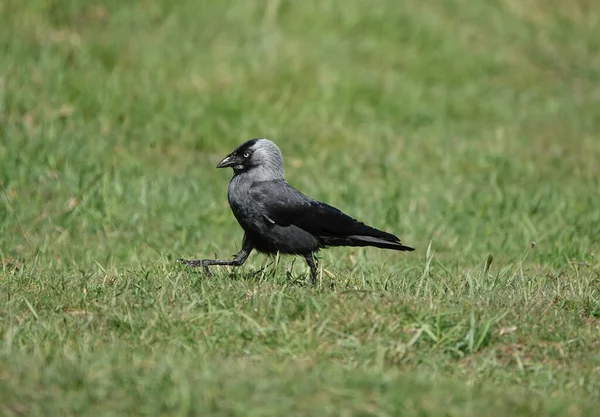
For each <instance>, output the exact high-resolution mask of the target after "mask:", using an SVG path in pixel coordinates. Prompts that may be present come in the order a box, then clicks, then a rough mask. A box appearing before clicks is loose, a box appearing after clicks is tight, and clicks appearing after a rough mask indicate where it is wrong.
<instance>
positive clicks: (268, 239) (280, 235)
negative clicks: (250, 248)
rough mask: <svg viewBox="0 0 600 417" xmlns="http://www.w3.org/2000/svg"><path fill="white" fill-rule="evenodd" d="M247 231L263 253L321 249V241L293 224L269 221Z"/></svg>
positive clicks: (296, 252)
mask: <svg viewBox="0 0 600 417" xmlns="http://www.w3.org/2000/svg"><path fill="white" fill-rule="evenodd" d="M247 233H248V234H249V235H250V236H249V237H250V238H251V240H252V241H253V242H254V245H255V247H256V250H258V251H259V252H263V253H277V252H280V253H287V254H306V253H311V252H315V251H317V250H318V249H319V242H318V240H317V239H316V238H315V237H314V236H313V235H312V234H310V233H308V232H306V231H304V230H302V229H300V228H298V227H296V226H293V225H291V226H285V227H282V226H279V225H274V224H270V223H268V224H263V226H262V227H260V228H257V229H255V230H252V231H247Z"/></svg>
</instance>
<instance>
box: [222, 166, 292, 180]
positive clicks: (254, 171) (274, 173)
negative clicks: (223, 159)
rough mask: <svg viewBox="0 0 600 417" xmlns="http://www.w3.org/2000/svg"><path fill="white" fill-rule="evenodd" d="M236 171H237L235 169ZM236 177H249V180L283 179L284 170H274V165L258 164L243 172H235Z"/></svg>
mask: <svg viewBox="0 0 600 417" xmlns="http://www.w3.org/2000/svg"><path fill="white" fill-rule="evenodd" d="M234 172H235V171H234ZM235 177H240V179H242V178H243V179H247V180H249V182H259V181H274V180H283V179H285V178H284V175H283V170H274V169H273V168H272V167H264V166H257V167H252V168H251V169H249V170H247V171H243V172H235Z"/></svg>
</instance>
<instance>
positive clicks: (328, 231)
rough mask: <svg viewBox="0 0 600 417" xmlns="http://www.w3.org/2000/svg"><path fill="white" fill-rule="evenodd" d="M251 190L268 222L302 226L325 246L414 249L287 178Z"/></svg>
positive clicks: (257, 185)
mask: <svg viewBox="0 0 600 417" xmlns="http://www.w3.org/2000/svg"><path fill="white" fill-rule="evenodd" d="M250 192H251V195H252V199H253V201H254V203H255V204H257V205H258V207H259V209H260V210H261V212H262V213H263V216H264V217H265V219H266V220H267V221H268V222H270V223H272V224H278V225H280V226H284V227H285V226H290V225H294V226H296V227H299V228H300V229H303V230H305V231H307V232H309V233H311V234H312V235H314V236H315V237H317V238H318V239H319V241H321V243H322V245H323V246H377V247H382V248H388V249H396V250H413V249H412V248H409V247H408V246H404V245H402V244H401V242H400V239H398V237H396V236H394V235H392V234H391V233H386V232H382V231H381V230H377V229H375V228H373V227H370V226H367V225H366V224H364V223H362V222H359V221H357V220H355V219H353V218H352V217H350V216H348V215H347V214H344V213H343V212H341V211H340V210H338V209H336V208H335V207H332V206H330V205H328V204H325V203H321V202H319V201H316V200H313V199H311V198H309V197H307V196H305V195H304V194H302V193H301V192H300V191H298V190H296V189H295V188H293V187H292V186H291V185H289V184H288V183H287V182H286V181H285V180H275V181H263V182H257V183H255V184H254V185H253V186H252V187H251V190H250Z"/></svg>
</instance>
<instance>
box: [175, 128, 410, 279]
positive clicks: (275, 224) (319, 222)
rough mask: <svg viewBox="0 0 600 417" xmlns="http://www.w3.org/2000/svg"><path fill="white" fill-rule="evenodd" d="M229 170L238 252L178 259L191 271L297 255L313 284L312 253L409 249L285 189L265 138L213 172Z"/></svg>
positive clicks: (277, 155) (278, 158)
mask: <svg viewBox="0 0 600 417" xmlns="http://www.w3.org/2000/svg"><path fill="white" fill-rule="evenodd" d="M226 167H231V168H233V178H231V181H230V182H229V190H228V198H229V205H230V207H231V210H232V211H233V214H234V216H235V218H236V219H237V221H238V223H239V224H240V226H242V229H244V232H245V233H244V238H243V241H242V249H241V250H240V251H239V253H238V254H237V255H235V256H234V257H233V259H232V260H223V259H192V260H186V259H180V260H179V261H180V262H183V263H185V264H187V265H189V266H191V267H198V266H202V268H203V270H204V272H205V273H206V274H207V275H209V276H210V271H209V270H208V267H209V266H211V265H231V266H240V265H242V264H243V263H244V262H245V261H246V259H248V255H250V252H252V250H253V249H256V250H257V251H258V252H262V253H266V254H276V253H277V252H280V253H285V254H293V255H302V256H303V257H304V259H306V263H307V264H308V266H309V268H310V279H311V283H312V284H313V285H314V283H315V280H316V277H317V265H316V263H315V258H314V256H313V255H314V253H315V252H318V251H319V250H320V249H322V248H326V247H329V246H375V247H378V248H384V249H394V250H399V251H412V250H414V249H413V248H411V247H408V246H404V245H403V244H402V243H401V242H400V239H398V238H397V237H396V236H394V235H392V234H390V233H386V232H382V231H381V230H377V229H375V228H373V227H370V226H367V225H366V224H364V223H361V222H359V221H357V220H355V219H353V218H352V217H350V216H348V215H346V214H344V213H342V212H341V211H340V210H338V209H336V208H335V207H332V206H330V205H327V204H325V203H321V202H319V201H316V200H313V199H312V198H309V197H307V196H305V195H304V194H302V193H301V192H300V191H298V190H296V189H295V188H294V187H292V186H291V185H289V184H288V183H287V181H286V180H285V177H284V170H283V156H282V155H281V151H280V150H279V147H278V146H277V145H276V144H275V143H273V142H271V141H270V140H268V139H264V138H258V139H252V140H250V141H248V142H246V143H244V144H242V145H240V146H239V147H238V148H237V149H235V150H234V151H233V152H232V153H231V154H229V155H227V156H226V157H225V158H224V159H223V160H222V161H221V162H219V164H218V165H217V168H226Z"/></svg>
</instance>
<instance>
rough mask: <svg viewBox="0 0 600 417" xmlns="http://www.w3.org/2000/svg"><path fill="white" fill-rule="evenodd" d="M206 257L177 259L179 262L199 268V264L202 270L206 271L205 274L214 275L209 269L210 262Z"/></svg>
mask: <svg viewBox="0 0 600 417" xmlns="http://www.w3.org/2000/svg"><path fill="white" fill-rule="evenodd" d="M205 261H206V260H205V259H182V258H180V259H177V262H180V263H182V264H185V265H187V266H189V267H190V268H198V267H199V266H201V267H202V270H203V271H204V274H205V275H206V276H207V277H210V276H212V274H211V273H210V271H209V269H208V263H207V262H205Z"/></svg>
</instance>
